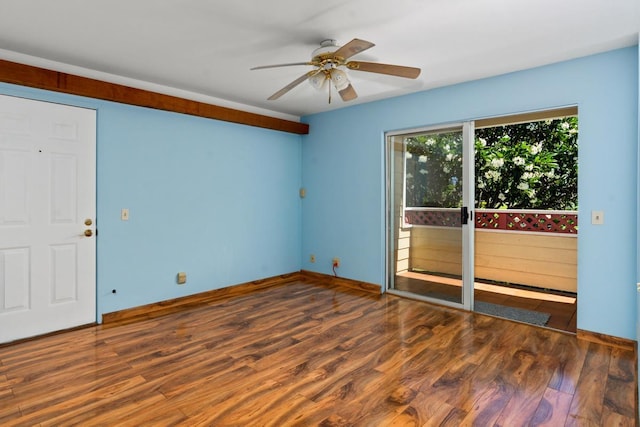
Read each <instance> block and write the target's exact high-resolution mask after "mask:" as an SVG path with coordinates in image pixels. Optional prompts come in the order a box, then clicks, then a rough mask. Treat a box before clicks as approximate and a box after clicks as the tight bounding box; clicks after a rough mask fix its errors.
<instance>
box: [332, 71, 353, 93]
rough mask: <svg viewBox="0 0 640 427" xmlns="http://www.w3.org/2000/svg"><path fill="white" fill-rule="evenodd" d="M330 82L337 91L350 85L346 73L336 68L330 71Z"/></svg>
mask: <svg viewBox="0 0 640 427" xmlns="http://www.w3.org/2000/svg"><path fill="white" fill-rule="evenodd" d="M331 81H332V82H333V85H334V86H335V87H336V89H337V90H338V91H340V90H343V89H346V88H347V87H348V86H349V85H350V84H351V82H350V81H349V78H348V77H347V73H345V72H344V71H342V70H339V69H337V68H334V69H333V70H331Z"/></svg>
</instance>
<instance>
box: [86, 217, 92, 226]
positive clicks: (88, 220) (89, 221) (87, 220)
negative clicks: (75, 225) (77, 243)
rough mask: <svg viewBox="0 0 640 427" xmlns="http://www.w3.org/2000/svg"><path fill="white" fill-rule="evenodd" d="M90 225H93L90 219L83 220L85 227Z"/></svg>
mask: <svg viewBox="0 0 640 427" xmlns="http://www.w3.org/2000/svg"><path fill="white" fill-rule="evenodd" d="M91 224H93V221H91V218H87V219H85V220H84V225H86V226H87V227H88V226H90V225H91Z"/></svg>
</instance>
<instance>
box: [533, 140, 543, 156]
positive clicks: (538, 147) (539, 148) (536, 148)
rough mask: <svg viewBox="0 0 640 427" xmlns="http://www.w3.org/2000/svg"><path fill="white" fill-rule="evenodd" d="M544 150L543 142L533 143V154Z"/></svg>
mask: <svg viewBox="0 0 640 427" xmlns="http://www.w3.org/2000/svg"><path fill="white" fill-rule="evenodd" d="M541 151H542V142H538V143H537V144H533V145H532V146H531V154H538V153H539V152H541Z"/></svg>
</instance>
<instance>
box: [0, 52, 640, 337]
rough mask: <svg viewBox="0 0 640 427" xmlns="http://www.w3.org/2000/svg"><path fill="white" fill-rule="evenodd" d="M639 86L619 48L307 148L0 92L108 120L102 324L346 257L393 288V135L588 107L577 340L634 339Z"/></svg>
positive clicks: (103, 149)
mask: <svg viewBox="0 0 640 427" xmlns="http://www.w3.org/2000/svg"><path fill="white" fill-rule="evenodd" d="M427 72H428V71H427ZM638 77H639V73H638V48H637V47H633V48H627V49H621V50H616V51H611V52H607V53H604V54H600V55H594V56H590V57H585V58H581V59H577V60H573V61H568V62H563V63H559V64H554V65H550V66H546V67H541V68H536V69H531V70H527V71H523V72H518V73H512V74H508V75H504V76H499V77H495V78H490V79H485V80H479V81H474V82H469V83H465V84H460V85H455V86H450V87H445V88H440V89H434V90H430V91H426V92H422V93H418V94H413V95H409V96H405V97H400V98H394V99H389V100H384V101H379V102H374V103H369V104H364V105H357V106H353V107H348V108H343V109H340V110H338V111H333V112H328V113H323V114H317V115H313V116H309V117H307V118H305V120H304V121H306V122H308V123H309V124H310V125H311V133H310V134H309V135H307V136H304V137H300V136H297V135H289V134H285V133H281V132H276V131H269V130H264V129H258V128H252V127H247V126H241V125H236V124H229V123H223V122H219V121H214V120H207V119H202V118H196V117H191V116H186V115H180V114H175V113H168V112H162V111H156V110H149V109H144V108H138V107H131V106H125V105H121V104H115V103H109V102H103V101H98V100H94V99H87V98H81V97H75V96H70V95H63V94H55V93H50V92H45V91H40V90H35V89H29V88H23V87H19V86H13V85H8V84H0V93H4V94H8V95H17V96H24V97H28V98H34V99H42V100H46V101H52V102H60V103H65V104H70V105H78V106H83V107H89V108H95V109H97V110H98V147H97V148H98V158H97V171H98V184H97V185H98V187H97V190H98V217H97V225H98V228H99V231H100V234H99V237H98V239H97V245H98V276H97V282H98V320H99V319H100V317H101V315H102V314H103V313H108V312H112V311H117V310H121V309H125V308H129V307H134V306H138V305H141V304H147V303H151V302H156V301H161V300H165V299H169V298H175V297H179V296H183V295H188V294H193V293H198V292H202V291H206V290H210V289H216V288H220V287H224V286H228V285H234V284H238V283H243V282H246V281H251V280H256V279H260V278H264V277H270V276H274V275H278V274H283V273H290V272H293V271H297V270H299V269H301V268H303V269H307V270H311V271H318V272H322V273H331V258H332V257H335V256H338V257H340V258H341V259H342V266H341V267H340V274H341V275H342V276H344V277H348V278H352V279H357V280H363V281H366V282H371V283H377V284H383V283H384V277H385V265H384V263H385V256H384V247H385V232H384V179H385V178H384V149H383V147H384V140H383V139H384V138H383V136H384V132H385V131H388V130H397V129H404V128H412V127H419V126H426V125H432V124H441V123H447V122H454V121H461V120H467V119H477V118H482V117H490V116H498V115H504V114H512V113H517V112H523V111H531V110H539V109H547V108H553V107H558V106H565V105H574V104H577V105H578V107H579V115H580V159H579V168H580V181H579V192H580V195H579V197H580V200H579V202H580V215H581V217H582V218H589V217H590V212H591V210H604V211H605V224H604V225H602V226H592V225H591V224H589V222H588V220H587V221H585V220H583V221H582V222H581V225H580V238H579V249H578V257H579V261H578V262H579V267H578V276H579V277H578V291H579V304H578V328H580V329H584V330H588V331H594V332H600V333H604V334H608V335H614V336H619V337H624V338H630V339H635V338H636V331H635V324H636V318H637V309H636V291H635V283H636V281H637V279H638V278H637V271H638V270H637V269H638V263H637V255H638V254H637V251H638V241H637V235H638V218H639V215H638V206H637V203H638V196H637V183H638V179H637V177H638V160H637V159H638V92H639V91H638ZM301 185H302V186H304V187H305V188H306V189H307V197H306V198H305V199H304V200H303V201H302V202H301V201H300V199H299V197H298V188H299V187H300V186H301ZM125 207H126V208H129V209H130V215H131V218H130V220H129V221H127V222H124V221H121V220H120V209H121V208H125ZM310 254H315V255H316V257H317V261H316V263H315V264H311V263H310V262H309V258H308V257H309V255H310ZM178 271H186V272H187V273H188V276H189V277H188V282H187V284H186V285H185V286H178V285H176V283H175V275H176V273H177V272H178ZM112 289H117V293H116V294H115V295H114V294H112V293H111V290H112Z"/></svg>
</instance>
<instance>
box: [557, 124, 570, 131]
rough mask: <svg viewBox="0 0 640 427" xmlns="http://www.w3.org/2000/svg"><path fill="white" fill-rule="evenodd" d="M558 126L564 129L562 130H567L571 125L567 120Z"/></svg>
mask: <svg viewBox="0 0 640 427" xmlns="http://www.w3.org/2000/svg"><path fill="white" fill-rule="evenodd" d="M560 127H561V128H562V129H564V130H567V129H569V128H570V127H571V126H570V125H569V123H567V122H563V123H562V124H561V125H560Z"/></svg>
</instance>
